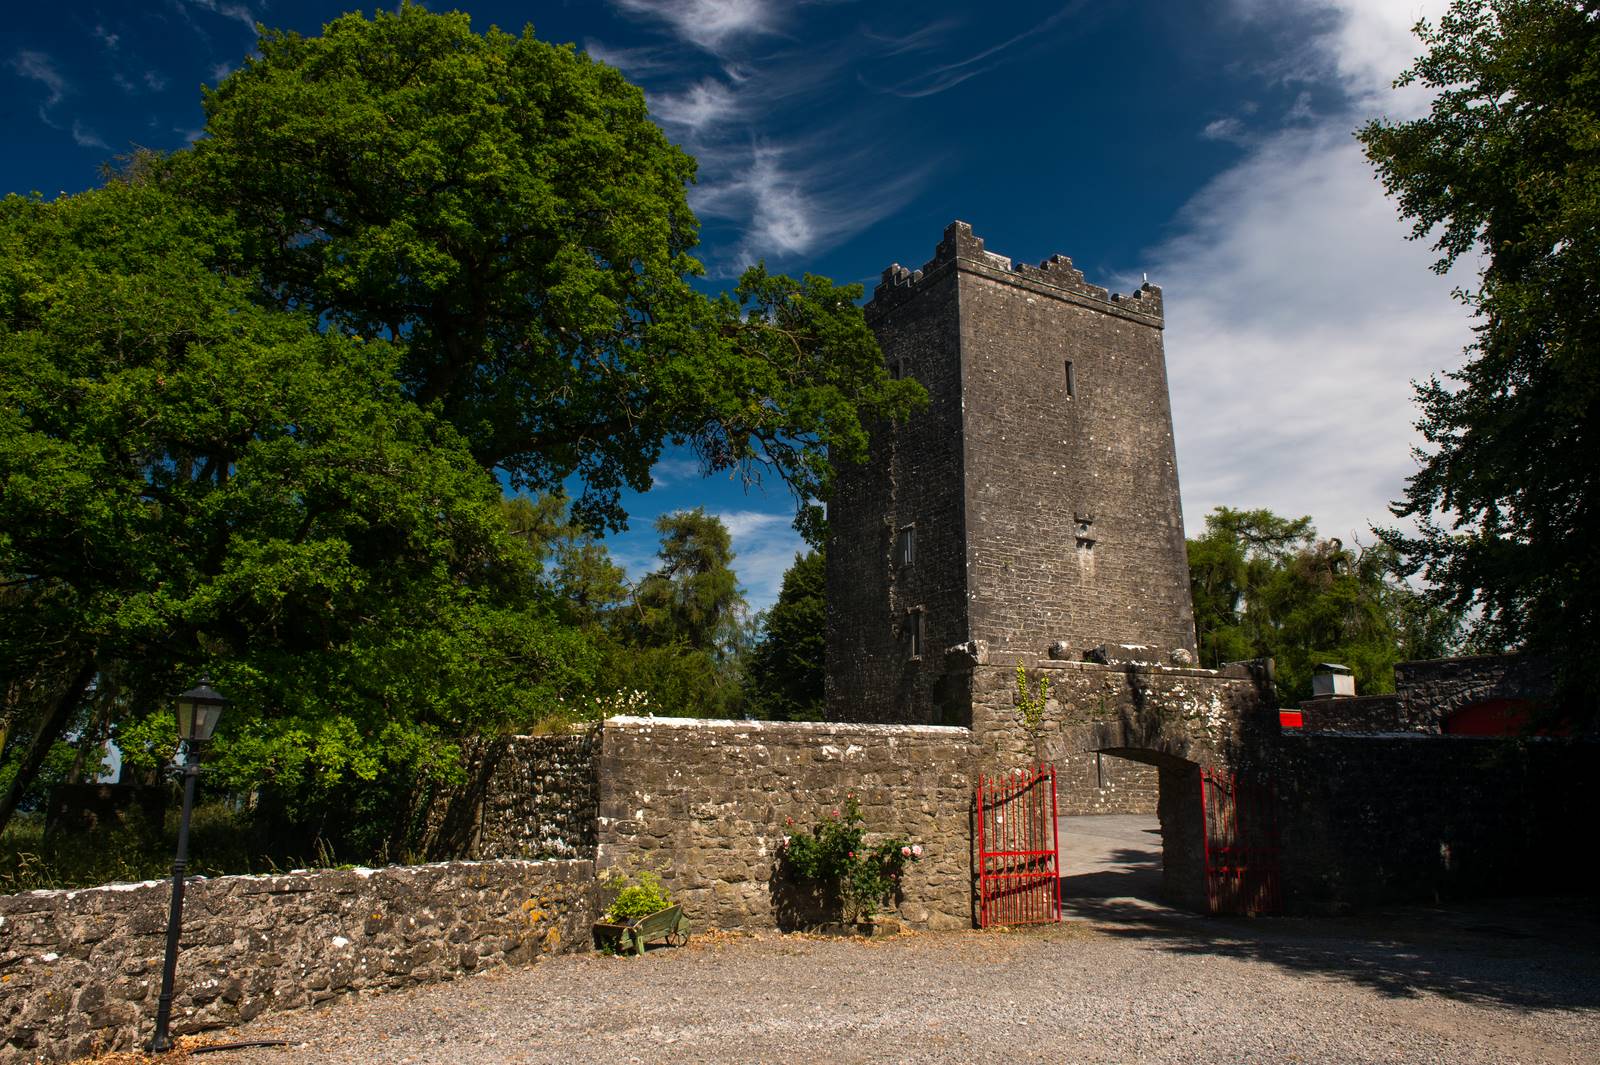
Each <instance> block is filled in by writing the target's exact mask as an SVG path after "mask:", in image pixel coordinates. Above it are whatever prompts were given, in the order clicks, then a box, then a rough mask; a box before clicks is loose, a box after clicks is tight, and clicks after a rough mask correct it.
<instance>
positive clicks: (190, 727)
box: [150, 678, 228, 1054]
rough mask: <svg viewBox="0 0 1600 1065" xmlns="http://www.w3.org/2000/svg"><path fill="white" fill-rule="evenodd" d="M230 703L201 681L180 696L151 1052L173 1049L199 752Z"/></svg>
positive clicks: (198, 772)
mask: <svg viewBox="0 0 1600 1065" xmlns="http://www.w3.org/2000/svg"><path fill="white" fill-rule="evenodd" d="M227 705H228V700H227V699H224V698H223V697H222V695H221V694H219V693H218V692H216V691H215V690H214V689H212V687H211V685H210V682H209V681H208V680H206V679H205V678H202V679H201V681H200V683H199V684H198V685H197V686H195V687H193V688H190V689H189V690H188V691H186V692H184V693H183V694H182V695H180V696H178V699H177V716H178V739H179V740H180V741H181V742H182V743H183V747H184V760H183V814H182V816H181V817H180V818H179V820H178V854H177V857H176V858H175V859H174V860H173V863H172V910H171V912H170V914H169V915H168V917H167V956H166V961H165V964H164V965H163V966H162V969H161V997H160V998H159V999H157V1001H156V1034H155V1037H154V1038H153V1039H151V1041H150V1051H151V1053H154V1054H161V1053H165V1052H166V1051H168V1050H171V1049H172V1045H173V1044H172V1038H171V1036H170V1035H169V1034H168V1032H167V1028H168V1025H169V1024H170V1023H171V1021H172V985H173V980H174V978H175V976H176V975H177V970H178V932H179V929H180V928H181V927H182V925H183V880H184V870H185V868H186V867H187V866H188V864H189V815H190V813H191V812H193V810H194V785H195V781H196V779H198V778H199V776H200V749H201V748H202V747H203V746H204V745H205V743H206V742H207V741H208V740H210V739H211V734H212V733H213V732H215V731H216V729H217V722H218V721H219V720H220V719H221V718H222V710H223V707H225V706H227Z"/></svg>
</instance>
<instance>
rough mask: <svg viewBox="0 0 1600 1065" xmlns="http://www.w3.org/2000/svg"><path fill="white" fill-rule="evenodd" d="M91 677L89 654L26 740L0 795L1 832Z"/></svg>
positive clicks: (14, 811) (92, 671)
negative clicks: (25, 747)
mask: <svg viewBox="0 0 1600 1065" xmlns="http://www.w3.org/2000/svg"><path fill="white" fill-rule="evenodd" d="M93 679H94V659H92V658H91V659H89V660H88V661H87V662H85V663H84V664H83V665H82V666H80V667H79V669H78V671H77V673H75V674H73V677H72V683H70V684H68V685H67V687H66V689H65V690H64V691H62V693H61V697H60V698H59V699H57V700H56V703H55V706H53V707H52V708H51V709H50V715H49V717H48V718H46V719H45V721H44V724H43V725H42V726H41V727H40V729H39V731H38V732H36V733H34V736H33V742H32V743H31V744H29V746H28V752H27V753H26V754H24V755H23V756H22V764H21V765H19V766H18V767H17V775H16V776H14V777H12V778H11V787H10V788H8V789H6V793H5V796H4V797H3V798H0V832H4V831H5V829H6V826H7V825H9V824H10V823H11V815H12V814H14V813H16V811H17V804H18V803H19V802H21V801H22V794H23V792H25V791H27V790H28V786H29V785H31V784H32V783H33V782H34V779H35V778H36V777H38V775H39V767H40V766H41V765H43V764H44V759H45V755H47V754H49V753H50V746H51V744H53V743H55V742H56V740H57V739H59V738H60V737H61V734H62V733H63V732H65V731H66V728H67V725H68V724H69V723H70V722H71V720H72V711H74V710H75V709H77V707H78V703H79V702H80V701H81V700H82V699H83V693H84V691H85V690H86V689H87V688H88V687H89V682H90V681H91V680H93Z"/></svg>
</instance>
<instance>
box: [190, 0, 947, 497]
mask: <svg viewBox="0 0 1600 1065" xmlns="http://www.w3.org/2000/svg"><path fill="white" fill-rule="evenodd" d="M205 102H206V116H207V123H206V137H205V138H203V139H202V140H201V141H200V142H199V143H198V144H197V145H196V147H195V149H194V150H193V151H192V152H190V153H185V154H184V155H182V156H181V157H180V158H178V159H177V160H175V169H176V170H177V172H178V173H179V174H181V175H182V176H183V178H184V180H185V181H186V182H187V183H188V184H189V187H190V188H191V189H192V190H193V194H194V195H196V196H199V197H204V198H205V199H206V200H207V202H211V203H214V204H217V205H219V206H221V207H223V208H225V209H226V210H228V211H230V212H232V213H234V214H235V215H236V216H237V217H238V219H239V220H240V223H241V231H242V233H243V240H242V244H241V251H242V253H243V255H244V258H245V260H246V261H247V262H248V264H249V266H250V268H251V269H252V270H254V271H256V272H257V273H258V274H259V276H260V278H261V283H262V286H263V289H264V291H265V292H266V293H267V294H268V295H269V296H270V298H272V299H273V300H275V301H280V302H282V303H283V304H285V305H288V306H294V307H300V308H305V309H307V310H309V311H310V312H312V313H313V314H315V315H317V316H319V318H321V319H322V320H324V321H326V322H328V323H330V324H331V325H332V326H333V327H334V328H336V329H337V330H339V331H341V332H343V333H346V334H350V335H360V336H369V337H370V336H385V337H387V338H389V339H390V340H392V341H395V342H396V343H403V348H404V351H403V357H402V361H401V365H400V367H399V371H398V372H399V377H400V379H401V380H402V381H403V382H404V383H405V386H406V388H407V391H408V392H409V393H410V394H411V395H412V396H413V397H414V398H415V399H416V400H417V401H418V402H419V403H420V404H422V405H424V406H429V405H432V404H438V409H439V410H440V411H441V412H442V414H443V416H444V418H445V419H446V420H447V421H448V422H449V423H450V424H452V425H454V426H455V427H456V429H457V430H458V431H459V432H460V433H461V435H462V437H463V438H464V440H465V442H466V445H467V447H468V448H469V450H470V451H471V453H472V455H473V456H474V457H475V458H476V459H477V460H478V462H479V463H481V464H482V465H483V466H485V467H495V468H499V469H502V470H504V471H505V472H506V473H507V474H509V476H510V478H511V480H512V482H513V484H515V485H516V486H518V487H526V488H532V489H536V490H546V491H549V490H555V489H557V488H558V487H559V486H560V485H562V484H563V483H564V482H566V481H567V479H568V478H569V477H572V476H574V475H576V477H577V478H578V479H579V480H580V481H581V482H582V485H583V490H582V492H581V493H580V495H579V496H578V498H577V499H576V501H575V502H574V504H573V512H574V515H575V517H576V519H577V520H578V521H579V522H580V523H581V524H584V525H587V526H590V527H595V528H600V527H607V526H620V525H621V524H622V523H623V522H624V520H625V515H624V514H623V513H622V511H621V509H620V507H619V505H618V495H619V491H620V489H621V487H622V486H624V485H626V486H628V487H631V488H633V489H635V490H638V491H644V490H646V489H648V487H649V485H650V468H651V466H652V465H653V464H654V462H655V460H656V459H657V458H658V457H659V455H660V452H661V448H662V446H663V444H664V443H665V442H666V441H669V440H671V441H680V442H688V443H690V444H692V445H693V447H694V448H695V450H696V451H697V453H698V454H699V455H700V457H701V458H702V459H703V461H704V463H705V466H706V468H707V469H708V470H709V471H716V470H731V469H740V470H743V471H744V472H745V473H746V474H747V475H754V474H756V473H757V472H758V470H759V469H760V468H762V467H765V468H768V469H771V470H772V471H774V472H776V473H777V474H778V475H779V476H780V477H782V478H783V479H785V480H786V481H787V482H788V483H789V484H790V485H792V486H793V487H794V488H795V490H796V492H797V493H799V494H800V496H801V497H802V498H810V497H813V496H815V495H817V494H818V493H819V492H822V491H824V490H825V489H826V486H827V483H828V480H829V465H828V451H829V449H830V448H832V449H833V451H834V453H835V454H836V455H837V456H838V457H839V458H841V459H842V460H845V461H860V460H861V459H862V458H863V457H864V456H865V441H866V433H865V428H864V426H865V425H866V424H869V423H870V422H871V421H873V420H875V419H878V418H882V417H894V418H903V417H904V416H905V415H906V414H908V413H909V412H910V411H911V409H912V408H913V407H914V406H915V405H916V404H917V403H919V402H921V401H923V400H924V399H925V396H924V393H923V392H922V390H921V389H920V388H919V387H918V386H916V385H915V384H914V383H912V382H904V381H892V380H890V379H889V377H888V374H887V372H886V371H885V369H884V366H883V362H882V357H881V354H880V352H879V348H878V345H877V343H876V341H875V340H874V338H873V336H872V334H871V331H870V330H868V329H867V327H866V324H865V320H864V319H863V317H862V315H861V311H860V309H859V307H857V306H856V304H855V300H856V299H857V298H858V297H859V296H860V294H861V289H860V286H854V285H851V286H836V285H834V284H832V283H831V282H829V281H827V280H826V279H824V278H815V277H809V276H808V277H806V278H804V279H802V280H799V281H795V280H792V279H789V278H785V277H779V276H772V275H768V274H767V273H766V271H765V270H764V269H762V268H760V267H757V268H754V269H752V270H751V271H750V272H749V273H747V274H746V275H745V277H744V279H743V280H742V281H741V283H740V285H739V286H738V288H737V289H736V291H735V292H734V293H733V294H732V295H729V296H723V297H721V298H719V299H715V300H712V299H708V298H707V297H705V296H703V295H702V294H700V293H699V292H698V291H696V290H695V288H694V287H693V286H692V285H691V284H690V279H691V278H693V277H695V276H697V275H699V274H700V273H701V272H702V269H701V266H700V264H699V263H698V262H697V261H696V260H695V259H694V258H693V257H692V255H691V254H690V252H691V250H692V249H693V247H694V245H695V243H696V242H697V232H698V222H697V221H696V219H695V217H694V215H693V213H692V212H691V211H690V209H689V206H688V202H687V200H686V195H685V190H686V186H687V184H688V183H689V182H690V181H691V180H692V179H693V176H694V161H693V160H692V159H691V158H690V157H689V156H688V155H686V154H685V153H684V152H683V151H682V150H681V149H679V148H677V147H676V146H674V145H673V144H671V143H670V142H669V141H668V140H667V138H666V136H665V135H664V134H663V133H662V132H661V130H660V129H659V128H658V127H656V126H655V125H654V124H653V123H652V122H651V121H650V118H649V114H648V111H647V107H646V102H645V98H644V94H643V93H642V92H641V91H640V90H639V89H638V88H636V87H635V86H633V85H630V84H629V83H628V82H627V81H626V80H625V79H624V78H623V77H622V75H621V74H620V73H618V72H617V71H616V70H614V69H612V68H610V67H608V66H606V65H605V64H603V63H599V62H596V61H594V60H592V59H591V58H589V56H587V55H586V54H584V53H582V52H579V51H576V50H575V49H574V48H573V47H571V46H559V47H558V46H554V45H549V44H546V43H544V42H542V41H539V40H537V39H536V38H534V37H533V35H532V33H531V32H530V31H524V32H523V33H522V35H521V36H512V35H509V34H506V33H502V32H500V31H498V30H494V29H491V30H490V31H489V32H487V33H484V34H477V33H474V32H473V31H472V29H471V25H470V20H469V19H468V17H467V16H466V15H463V14H448V15H436V14H432V13H430V12H428V11H425V10H424V9H423V8H421V7H420V6H416V5H412V4H405V5H402V7H401V8H400V9H399V10H398V11H397V12H393V13H387V12H384V13H379V14H377V15H375V16H374V17H373V18H372V19H370V20H369V19H367V18H365V17H363V16H361V15H346V16H344V17H342V18H339V19H336V20H335V21H333V22H331V23H329V24H328V25H327V26H326V27H325V29H324V32H323V35H322V36H321V37H317V38H303V37H300V36H298V35H296V34H292V33H280V32H275V31H269V32H267V33H266V34H264V35H263V36H262V38H261V40H260V42H259V44H258V46H257V54H256V55H255V56H252V57H251V58H250V59H248V60H247V61H246V63H245V65H244V67H243V68H242V69H240V70H239V71H237V72H236V73H234V74H233V75H232V76H231V77H229V78H227V79H226V80H225V81H223V82H222V84H220V85H219V86H218V87H217V88H216V89H215V90H212V91H209V92H208V93H207V94H206V101H205Z"/></svg>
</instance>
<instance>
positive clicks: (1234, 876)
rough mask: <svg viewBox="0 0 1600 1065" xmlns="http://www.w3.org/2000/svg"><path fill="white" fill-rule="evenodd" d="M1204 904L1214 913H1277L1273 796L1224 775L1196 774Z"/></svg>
mask: <svg viewBox="0 0 1600 1065" xmlns="http://www.w3.org/2000/svg"><path fill="white" fill-rule="evenodd" d="M1200 806H1201V809H1202V810H1203V811H1204V814H1205V835H1204V840H1205V863H1206V903H1207V906H1208V907H1209V909H1210V911H1211V912H1212V913H1232V914H1263V913H1276V912H1278V910H1279V908H1280V906H1281V903H1282V897H1281V893H1280V890H1279V885H1278V803H1277V796H1276V795H1275V794H1274V792H1273V790H1272V789H1271V788H1270V787H1268V786H1266V785H1263V784H1261V783H1259V782H1252V781H1249V780H1245V779H1241V778H1240V776H1239V774H1238V773H1234V772H1230V771H1228V770H1223V769H1202V770H1200Z"/></svg>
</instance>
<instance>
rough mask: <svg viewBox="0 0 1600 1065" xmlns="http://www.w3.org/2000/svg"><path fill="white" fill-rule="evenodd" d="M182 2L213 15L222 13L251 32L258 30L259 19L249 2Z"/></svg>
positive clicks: (224, 16)
mask: <svg viewBox="0 0 1600 1065" xmlns="http://www.w3.org/2000/svg"><path fill="white" fill-rule="evenodd" d="M180 2H181V3H184V4H188V5H189V6H190V7H195V8H199V9H200V10H201V11H206V12H209V13H211V14H213V15H220V16H221V17H223V18H225V19H232V20H233V21H235V22H237V23H239V24H240V25H241V26H243V27H244V28H245V29H247V30H249V31H250V32H251V33H255V31H256V23H257V22H258V21H259V20H258V19H257V18H256V13H255V12H254V11H252V10H251V9H250V7H249V5H247V4H239V3H229V2H228V0H180Z"/></svg>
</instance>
